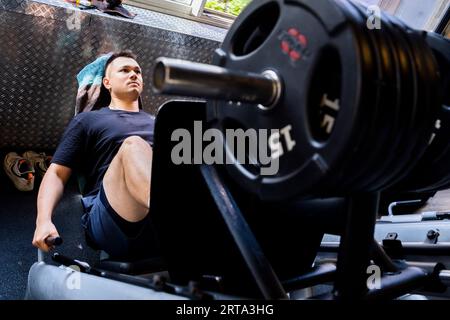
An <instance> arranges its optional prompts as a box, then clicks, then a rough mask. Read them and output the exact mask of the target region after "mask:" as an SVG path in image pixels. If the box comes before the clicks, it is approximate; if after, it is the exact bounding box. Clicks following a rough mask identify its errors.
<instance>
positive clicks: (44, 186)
mask: <svg viewBox="0 0 450 320" xmlns="http://www.w3.org/2000/svg"><path fill="white" fill-rule="evenodd" d="M71 174H72V169H70V168H68V167H66V166H62V165H58V164H54V163H52V164H51V165H50V167H49V168H48V170H47V172H46V174H45V176H44V178H43V179H42V183H41V186H40V188H39V193H38V198H37V218H36V230H35V232H34V237H33V245H34V246H35V247H38V248H40V249H42V250H44V251H48V250H49V249H50V248H49V247H48V246H47V244H45V239H46V238H47V237H48V236H58V235H59V234H58V231H57V230H56V227H55V226H54V224H53V223H52V215H53V211H54V210H55V208H56V205H57V204H58V202H59V200H60V199H61V197H62V195H63V193H64V186H65V184H66V183H67V181H68V180H69V178H70V176H71Z"/></svg>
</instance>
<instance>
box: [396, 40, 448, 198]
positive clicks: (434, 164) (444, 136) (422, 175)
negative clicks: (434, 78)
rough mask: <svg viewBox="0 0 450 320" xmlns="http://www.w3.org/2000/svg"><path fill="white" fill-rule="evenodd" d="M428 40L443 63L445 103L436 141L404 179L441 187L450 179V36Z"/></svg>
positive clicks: (415, 185) (411, 185)
mask: <svg viewBox="0 0 450 320" xmlns="http://www.w3.org/2000/svg"><path fill="white" fill-rule="evenodd" d="M426 41H427V44H428V45H429V46H430V48H431V49H432V51H433V54H434V56H435V58H436V61H437V63H438V65H439V73H440V80H441V81H440V82H441V85H440V87H441V92H442V94H443V95H444V96H443V97H442V105H441V108H440V111H439V115H438V120H437V126H435V131H434V133H433V134H434V137H433V140H432V143H431V144H430V145H429V146H428V148H427V150H426V152H425V154H424V156H423V157H422V158H421V160H420V162H419V164H418V165H417V166H416V167H415V168H414V170H413V171H412V172H411V174H410V175H409V176H408V177H407V178H406V179H405V180H404V181H402V183H404V184H405V186H407V187H408V188H410V189H411V190H416V191H422V190H439V189H442V188H445V187H446V185H448V183H449V181H450V170H449V169H448V164H449V163H450V141H449V138H448V137H449V135H450V90H449V88H450V40H448V39H446V38H444V37H442V36H440V35H437V34H433V33H428V34H427V38H426Z"/></svg>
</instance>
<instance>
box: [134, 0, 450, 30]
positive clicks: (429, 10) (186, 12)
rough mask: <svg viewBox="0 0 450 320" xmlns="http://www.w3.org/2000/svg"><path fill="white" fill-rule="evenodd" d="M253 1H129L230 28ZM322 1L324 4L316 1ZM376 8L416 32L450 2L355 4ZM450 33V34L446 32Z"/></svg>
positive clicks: (368, 0)
mask: <svg viewBox="0 0 450 320" xmlns="http://www.w3.org/2000/svg"><path fill="white" fill-rule="evenodd" d="M251 1H252V0H126V3H127V4H129V5H135V6H139V7H144V8H147V9H150V10H155V11H160V12H164V13H167V14H172V15H176V16H180V17H185V18H188V19H192V20H197V21H201V22H205V23H209V24H213V25H217V26H221V27H224V28H228V27H229V26H230V25H231V24H232V23H233V21H234V19H235V18H236V16H238V15H239V13H241V12H242V10H243V9H244V8H245V7H246V6H247V5H248V4H249V3H250V2H251ZM314 1H321V0H314ZM354 1H359V2H362V3H364V4H366V5H377V6H379V7H380V8H381V10H383V11H386V12H388V13H390V14H393V15H395V16H397V17H399V18H400V19H402V20H404V21H405V22H406V23H407V24H409V25H410V26H411V27H413V28H415V29H424V30H427V31H431V30H434V29H435V28H436V26H437V25H438V24H439V22H440V21H441V19H442V18H443V16H444V14H445V12H446V10H448V7H449V4H450V0H354ZM447 32H448V31H447Z"/></svg>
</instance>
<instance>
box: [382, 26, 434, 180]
mask: <svg viewBox="0 0 450 320" xmlns="http://www.w3.org/2000/svg"><path fill="white" fill-rule="evenodd" d="M388 18H389V19H391V21H393V24H394V25H398V28H402V29H403V31H404V34H405V35H406V36H407V39H409V43H410V44H411V46H412V47H413V48H412V53H413V60H414V63H415V67H416V72H417V75H418V80H419V81H418V91H417V93H418V106H419V113H418V117H419V119H420V120H421V121H420V123H419V124H418V125H417V127H416V132H417V137H418V143H417V144H416V146H415V147H414V148H413V150H412V152H411V153H410V154H409V159H408V161H407V162H406V164H407V165H406V166H405V168H404V169H403V171H402V172H401V174H400V175H398V176H397V177H396V178H395V180H394V181H395V182H397V181H401V180H402V179H404V178H405V177H407V176H408V174H410V173H411V170H413V169H414V167H415V166H416V165H417V163H418V162H419V160H420V159H421V157H422V156H423V155H424V153H425V151H426V149H427V147H428V146H429V143H430V141H431V138H432V134H433V130H434V126H435V122H436V120H437V116H438V111H439V108H440V101H439V100H440V89H439V88H438V86H439V74H438V66H437V63H436V60H435V58H434V56H433V54H432V52H431V50H430V48H429V47H428V46H427V45H426V43H425V39H424V37H425V33H424V32H418V31H414V30H412V29H410V28H409V27H408V26H406V25H405V24H404V23H403V22H402V21H401V20H399V19H397V18H395V17H388ZM421 115H422V116H421ZM394 188H397V187H394Z"/></svg>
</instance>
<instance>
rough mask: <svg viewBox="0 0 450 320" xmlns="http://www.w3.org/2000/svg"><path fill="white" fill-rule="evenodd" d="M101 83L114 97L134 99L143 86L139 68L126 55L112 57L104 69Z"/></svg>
mask: <svg viewBox="0 0 450 320" xmlns="http://www.w3.org/2000/svg"><path fill="white" fill-rule="evenodd" d="M103 84H104V85H105V87H106V89H108V90H110V91H111V93H112V94H114V95H115V96H116V97H118V98H122V99H133V100H135V99H137V98H138V97H139V96H140V94H141V93H142V90H143V87H144V83H143V81H142V73H141V68H140V67H139V64H138V63H137V62H136V61H135V60H134V59H131V58H126V57H119V58H117V59H114V61H113V62H111V63H110V64H109V66H108V68H107V70H106V74H105V78H104V79H103Z"/></svg>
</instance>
